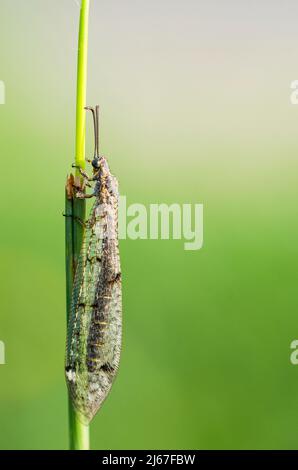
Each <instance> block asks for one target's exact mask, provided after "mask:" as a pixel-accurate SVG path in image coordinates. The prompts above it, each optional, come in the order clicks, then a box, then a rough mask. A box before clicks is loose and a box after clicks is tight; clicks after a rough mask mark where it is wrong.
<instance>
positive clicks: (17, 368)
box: [0, 0, 298, 449]
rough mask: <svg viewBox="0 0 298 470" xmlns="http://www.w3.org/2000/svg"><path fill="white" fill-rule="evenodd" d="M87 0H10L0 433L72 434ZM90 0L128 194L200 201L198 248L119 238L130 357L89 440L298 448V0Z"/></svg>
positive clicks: (95, 95)
mask: <svg viewBox="0 0 298 470" xmlns="http://www.w3.org/2000/svg"><path fill="white" fill-rule="evenodd" d="M78 3H79V2H77V1H75V0H63V1H61V0H42V1H40V0H27V1H26V2H24V1H23V0H14V1H12V0H0V18H1V20H0V23H1V27H0V44H1V46H0V79H1V80H3V81H4V82H5V85H6V104H5V105H1V106H0V122H1V128H0V153H1V168H2V170H1V174H2V177H1V203H0V204H1V232H0V242H1V245H0V246H1V263H0V266H1V271H0V285H1V313H0V315H1V316H0V339H1V340H2V341H4V342H5V345H6V362H7V364H6V365H5V366H0V423H1V429H0V448H1V449H63V448H67V445H68V435H67V400H66V387H65V382H64V374H63V364H64V344H65V284H64V276H65V274H64V220H63V218H62V216H61V214H62V212H63V206H64V182H65V178H66V174H67V172H68V171H69V168H70V165H71V163H72V162H73V160H74V132H75V88H76V49H77V31H78V18H79V7H78ZM91 3H92V5H91V13H90V15H91V16H90V47H89V81H88V103H89V104H95V103H99V104H100V106H101V116H102V123H101V133H102V139H101V144H102V151H103V152H104V154H105V155H107V156H108V158H109V161H110V165H111V168H112V170H113V172H114V173H115V174H116V175H117V176H118V178H119V180H120V184H121V193H122V194H123V195H126V196H127V198H128V203H134V202H138V203H143V204H146V205H147V204H150V203H159V202H165V203H173V202H177V203H181V204H182V203H189V202H191V203H203V204H204V209H205V214H204V232H205V233H204V247H203V249H202V250H200V251H184V249H183V242H182V241H177V240H175V241H173V240H169V241H161V240H160V241H150V240H140V241H131V240H126V241H125V240H123V241H122V242H121V253H122V269H123V277H124V344H123V355H122V362H121V368H120V372H119V376H118V379H117V381H116V383H115V385H114V387H113V389H112V392H111V395H110V396H109V398H108V400H107V401H106V402H105V404H104V406H103V408H102V410H101V412H100V413H99V414H98V416H97V417H96V419H95V420H94V423H93V424H92V427H91V441H92V448H93V449H117V448H118V449H119V448H120V449H165V448H169V449H194V448H198V449H249V448H253V449H297V448H298V437H297V431H298V425H297V423H298V399H297V396H298V366H294V365H292V364H291V363H290V353H291V350H290V343H291V341H292V340H294V339H297V338H298V314H297V307H298V299H297V286H298V269H297V259H298V247H297V239H298V206H297V200H298V184H297V170H298V161H297V154H298V150H297V146H298V144H297V129H298V106H296V107H295V106H294V105H292V104H291V103H290V93H291V90H290V83H291V82H292V80H295V79H298V60H297V58H298V52H297V45H298V5H297V2H296V1H295V0H291V1H290V0H285V1H283V2H280V1H279V0H270V1H269V0H264V1H262V2H259V1H257V0H251V1H250V2H247V1H243V0H240V1H239V0H237V1H236V0H224V1H223V0H208V2H207V1H201V0H186V1H183V2H182V1H180V0H162V1H160V0H151V1H150V2H148V1H145V0H138V1H136V0H125V1H123V0H93V1H92V2H91ZM91 130H92V126H91V123H90V121H89V126H88V144H87V149H88V152H89V153H91V152H92V139H91V137H92V135H91Z"/></svg>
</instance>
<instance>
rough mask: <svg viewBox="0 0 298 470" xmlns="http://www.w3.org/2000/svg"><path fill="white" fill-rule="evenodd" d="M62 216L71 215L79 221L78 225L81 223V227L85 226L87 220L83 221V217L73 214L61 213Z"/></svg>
mask: <svg viewBox="0 0 298 470" xmlns="http://www.w3.org/2000/svg"><path fill="white" fill-rule="evenodd" d="M62 215H63V217H71V218H73V219H74V220H76V221H77V222H79V224H80V225H82V227H84V228H85V227H86V225H87V222H84V220H83V219H81V218H80V217H78V216H76V215H73V214H62Z"/></svg>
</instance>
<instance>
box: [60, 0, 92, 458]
mask: <svg viewBox="0 0 298 470" xmlns="http://www.w3.org/2000/svg"><path fill="white" fill-rule="evenodd" d="M88 19H89V0H82V5H81V13H80V29H79V45H78V71H77V108H76V158H75V162H76V165H77V166H80V167H81V168H84V167H85V131H86V111H85V109H84V108H85V106H86V90H87V56H88ZM76 175H77V176H76V184H79V183H80V179H81V178H80V177H79V173H78V170H77V173H76ZM72 182H73V177H72V176H70V177H69V178H68V181H67V184H66V197H65V211H66V214H67V215H70V216H72V217H66V222H65V233H66V236H65V238H66V299H67V318H69V314H70V307H71V295H72V285H73V280H74V274H75V270H76V265H77V261H78V258H79V255H80V251H81V246H82V240H83V236H84V228H83V226H82V225H81V224H80V223H78V222H77V218H80V219H81V220H85V216H86V204H85V201H84V200H79V199H76V198H74V197H73V192H72ZM68 403H69V406H68V408H69V438H70V449H71V450H89V448H90V445H89V426H85V425H84V424H82V423H81V422H80V421H79V420H78V417H77V413H76V410H75V409H74V407H73V405H72V401H71V397H70V396H69V397H68Z"/></svg>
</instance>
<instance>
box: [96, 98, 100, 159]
mask: <svg viewBox="0 0 298 470" xmlns="http://www.w3.org/2000/svg"><path fill="white" fill-rule="evenodd" d="M95 116H96V148H97V156H98V157H99V106H98V105H97V106H96V107H95Z"/></svg>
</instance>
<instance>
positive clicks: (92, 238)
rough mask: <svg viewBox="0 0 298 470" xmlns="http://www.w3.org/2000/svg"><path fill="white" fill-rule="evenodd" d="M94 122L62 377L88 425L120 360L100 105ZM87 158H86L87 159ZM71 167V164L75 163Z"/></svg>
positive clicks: (116, 272) (115, 259) (115, 252)
mask: <svg viewBox="0 0 298 470" xmlns="http://www.w3.org/2000/svg"><path fill="white" fill-rule="evenodd" d="M86 109H88V110H90V111H91V112H92V115H93V123H94V140H95V149H94V158H93V160H92V161H91V163H92V166H93V176H92V177H89V176H88V174H87V173H86V172H85V171H84V170H82V169H81V168H79V171H80V174H81V175H82V176H83V179H84V181H85V183H86V184H87V185H88V186H92V182H94V183H95V185H94V190H93V193H92V194H85V192H82V191H81V190H79V189H78V188H74V192H75V196H76V197H77V198H80V199H84V198H91V197H95V202H94V205H93V207H92V209H91V213H90V217H89V219H88V220H87V221H86V222H85V223H84V226H85V235H84V239H83V243H82V248H81V253H80V256H79V260H78V264H77V268H76V272H75V279H74V284H73V292H72V302H71V312H70V317H69V322H68V331H67V345H66V364H65V374H66V381H67V385H68V388H69V391H70V395H71V398H72V402H73V406H74V408H75V409H76V411H77V414H78V417H79V419H80V421H82V422H83V423H84V424H88V423H89V422H90V421H91V420H92V418H93V417H94V415H95V414H96V412H97V411H98V409H99V408H100V406H101V404H102V402H103V401H104V399H105V398H106V396H107V395H108V393H109V390H110V388H111V386H112V383H113V381H114V378H115V376H116V373H117V369H118V366H119V360H120V349H121V331H122V295H121V270H120V258H119V246H118V198H119V193H118V181H117V179H116V177H115V176H113V175H112V174H111V172H110V169H109V166H108V163H107V160H106V159H105V158H104V157H103V156H99V107H98V106H96V108H95V109H94V108H86ZM89 162H90V160H89ZM73 166H74V165H73Z"/></svg>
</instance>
